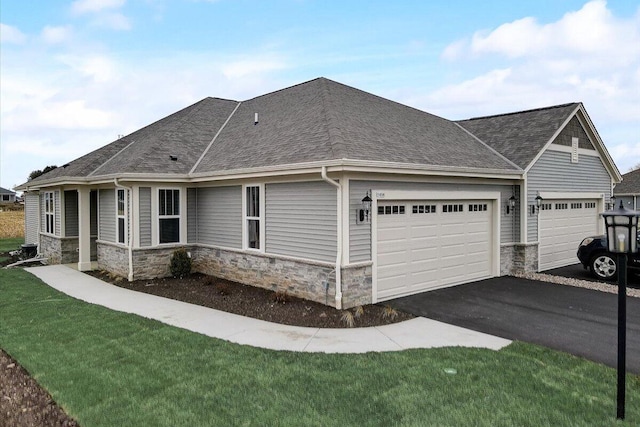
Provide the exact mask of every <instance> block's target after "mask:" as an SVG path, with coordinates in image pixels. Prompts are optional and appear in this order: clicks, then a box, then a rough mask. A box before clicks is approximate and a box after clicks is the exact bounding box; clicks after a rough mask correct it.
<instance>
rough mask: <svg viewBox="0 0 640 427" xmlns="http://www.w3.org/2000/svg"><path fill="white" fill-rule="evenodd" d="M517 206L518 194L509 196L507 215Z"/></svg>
mask: <svg viewBox="0 0 640 427" xmlns="http://www.w3.org/2000/svg"><path fill="white" fill-rule="evenodd" d="M515 207H516V196H513V195H512V196H511V197H509V204H508V205H507V215H509V213H510V212H511V211H513V210H514V209H515Z"/></svg>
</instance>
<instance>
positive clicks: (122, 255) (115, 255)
mask: <svg viewBox="0 0 640 427" xmlns="http://www.w3.org/2000/svg"><path fill="white" fill-rule="evenodd" d="M97 249H98V269H100V270H104V271H108V272H109V273H112V274H116V275H118V276H122V277H128V276H129V253H128V249H127V248H126V247H122V246H117V245H114V244H112V243H105V242H98V243H97Z"/></svg>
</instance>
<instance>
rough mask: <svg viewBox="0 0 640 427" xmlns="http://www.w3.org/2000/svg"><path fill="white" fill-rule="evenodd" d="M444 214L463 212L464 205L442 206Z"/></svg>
mask: <svg viewBox="0 0 640 427" xmlns="http://www.w3.org/2000/svg"><path fill="white" fill-rule="evenodd" d="M442 212H445V213H452V212H463V206H462V205H442Z"/></svg>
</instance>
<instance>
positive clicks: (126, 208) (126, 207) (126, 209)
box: [115, 188, 129, 245]
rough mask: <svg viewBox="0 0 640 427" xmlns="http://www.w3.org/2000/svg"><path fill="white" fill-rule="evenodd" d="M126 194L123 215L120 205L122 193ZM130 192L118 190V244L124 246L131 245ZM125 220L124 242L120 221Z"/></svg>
mask: <svg viewBox="0 0 640 427" xmlns="http://www.w3.org/2000/svg"><path fill="white" fill-rule="evenodd" d="M121 191H122V193H123V194H124V200H123V203H124V209H123V214H122V215H121V214H120V210H119V209H118V204H119V203H120V197H119V196H120V192H121ZM128 218H129V190H127V189H125V188H116V236H115V237H116V243H120V244H122V245H128V244H129V221H128V220H127V219H128ZM121 219H122V220H123V226H124V230H123V231H124V242H121V241H120V220H121Z"/></svg>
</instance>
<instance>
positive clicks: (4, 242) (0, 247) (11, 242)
mask: <svg viewBox="0 0 640 427" xmlns="http://www.w3.org/2000/svg"><path fill="white" fill-rule="evenodd" d="M23 243H24V238H22V237H17V238H14V239H0V261H4V260H6V259H8V258H9V257H7V256H3V255H2V254H3V253H6V252H9V251H13V250H16V249H18V248H20V245H21V244H23Z"/></svg>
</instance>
